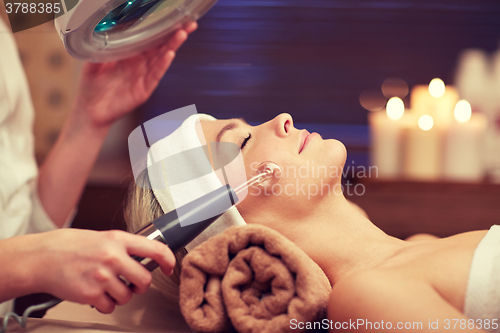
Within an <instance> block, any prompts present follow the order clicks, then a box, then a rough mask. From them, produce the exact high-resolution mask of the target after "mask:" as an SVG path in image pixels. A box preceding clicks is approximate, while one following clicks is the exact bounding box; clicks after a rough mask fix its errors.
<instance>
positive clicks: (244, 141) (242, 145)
mask: <svg viewBox="0 0 500 333" xmlns="http://www.w3.org/2000/svg"><path fill="white" fill-rule="evenodd" d="M251 138H252V134H250V133H248V136H247V137H246V138H245V140H243V143H242V144H241V149H243V148H244V147H245V146H246V145H247V143H248V140H250V139H251Z"/></svg>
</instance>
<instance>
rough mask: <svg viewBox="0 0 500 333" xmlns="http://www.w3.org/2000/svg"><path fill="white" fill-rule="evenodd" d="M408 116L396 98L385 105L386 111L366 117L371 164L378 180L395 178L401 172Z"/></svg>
mask: <svg viewBox="0 0 500 333" xmlns="http://www.w3.org/2000/svg"><path fill="white" fill-rule="evenodd" d="M409 117H410V115H408V114H407V113H405V110H404V104H403V101H402V100H401V99H399V98H397V97H395V98H391V99H390V100H389V102H388V103H387V107H386V111H385V112H382V111H379V112H371V113H370V114H369V115H368V120H369V123H370V136H371V164H372V165H374V166H376V167H377V169H378V170H377V171H378V176H379V177H380V178H385V179H390V178H397V177H399V176H400V175H401V172H402V155H403V151H402V150H403V135H404V131H405V129H406V128H407V127H408V124H409V123H410V121H409Z"/></svg>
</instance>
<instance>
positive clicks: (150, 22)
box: [55, 0, 217, 62]
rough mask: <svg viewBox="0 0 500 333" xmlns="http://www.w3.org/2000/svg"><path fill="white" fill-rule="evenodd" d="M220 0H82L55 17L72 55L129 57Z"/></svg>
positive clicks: (100, 58) (103, 58)
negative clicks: (66, 11)
mask: <svg viewBox="0 0 500 333" xmlns="http://www.w3.org/2000/svg"><path fill="white" fill-rule="evenodd" d="M216 2H217V0H127V1H124V0H107V1H103V0H80V1H79V2H78V4H77V5H76V6H75V7H74V8H73V9H72V10H70V11H69V12H68V13H66V14H64V15H61V16H59V17H58V18H56V19H55V26H56V30H57V32H58V33H59V36H60V37H61V39H62V41H63V43H64V46H65V47H66V50H67V51H68V53H69V54H71V55H72V56H73V57H75V58H77V59H80V60H86V61H93V62H106V61H113V60H119V59H123V58H128V57H131V56H134V55H136V54H139V53H142V52H144V51H146V50H148V49H151V48H153V47H155V46H157V45H160V44H162V43H163V42H164V41H165V40H166V39H167V38H168V37H169V35H170V34H172V33H173V32H174V31H176V30H178V29H179V28H181V27H182V25H183V24H184V23H186V22H189V21H196V20H197V19H199V18H200V17H202V16H203V15H204V14H205V13H206V12H207V11H208V10H209V9H210V8H212V6H213V5H214V4H215V3H216Z"/></svg>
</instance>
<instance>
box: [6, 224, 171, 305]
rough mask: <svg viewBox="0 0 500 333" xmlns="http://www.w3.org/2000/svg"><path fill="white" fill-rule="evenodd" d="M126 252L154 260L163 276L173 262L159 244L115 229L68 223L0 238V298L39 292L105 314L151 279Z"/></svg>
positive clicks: (126, 300) (165, 248)
mask: <svg viewBox="0 0 500 333" xmlns="http://www.w3.org/2000/svg"><path fill="white" fill-rule="evenodd" d="M130 255H137V256H140V257H148V258H151V259H153V260H155V261H156V262H157V263H158V264H159V265H160V267H161V269H162V271H163V273H164V274H166V275H169V274H171V273H172V270H173V267H174V265H175V257H174V255H173V253H172V251H171V250H170V249H169V248H168V247H167V246H165V245H164V244H162V243H160V242H157V241H152V240H149V239H147V238H146V237H143V236H138V235H134V234H130V233H127V232H124V231H118V230H114V231H92V230H78V229H71V228H68V229H60V230H55V231H49V232H43V233H36V234H28V235H23V236H17V237H12V238H8V239H4V240H0V303H1V302H3V301H6V300H9V299H12V298H15V297H19V296H22V295H27V294H31V293H38V292H44V293H50V294H52V295H54V296H56V297H58V298H60V299H63V300H69V301H73V302H77V303H81V304H90V305H92V306H94V307H96V308H97V309H98V310H99V311H101V312H104V313H110V312H112V311H113V309H114V308H115V306H116V305H123V304H125V303H127V302H128V301H129V300H130V298H131V297H132V293H133V292H135V293H143V292H145V291H146V289H147V288H148V287H149V284H150V283H151V273H150V272H148V271H147V270H146V268H144V266H142V265H141V264H139V263H138V262H137V261H135V260H134V259H132V258H131V257H130ZM120 276H123V277H124V278H125V279H127V280H128V281H130V282H131V283H132V284H133V285H134V288H133V290H132V289H131V288H129V287H127V286H126V285H125V284H124V283H123V281H122V280H120V278H119V277H120Z"/></svg>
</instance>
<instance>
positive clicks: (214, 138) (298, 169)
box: [201, 113, 346, 208]
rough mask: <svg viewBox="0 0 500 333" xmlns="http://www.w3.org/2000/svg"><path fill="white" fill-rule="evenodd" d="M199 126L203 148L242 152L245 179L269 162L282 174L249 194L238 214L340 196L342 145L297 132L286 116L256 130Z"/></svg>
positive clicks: (238, 123)
mask: <svg viewBox="0 0 500 333" xmlns="http://www.w3.org/2000/svg"><path fill="white" fill-rule="evenodd" d="M201 124H202V128H203V132H204V135H205V139H206V141H207V142H231V143H235V144H238V145H239V146H240V147H241V152H242V155H243V159H244V161H245V168H246V173H247V176H248V177H251V176H252V175H254V174H255V173H256V168H257V166H258V165H259V164H260V163H261V162H264V161H272V162H274V163H276V164H277V165H279V166H280V167H281V168H282V173H281V178H280V181H279V182H278V183H277V184H274V185H272V186H268V187H266V188H253V189H250V190H249V192H248V195H247V197H246V198H245V200H244V201H243V202H242V203H241V204H240V205H241V208H243V207H244V206H246V205H249V204H252V203H256V200H257V201H258V200H262V199H263V198H265V199H264V200H266V202H273V203H275V204H279V205H280V206H283V205H286V206H288V205H302V204H303V203H304V200H306V201H309V202H310V201H315V200H321V198H322V197H325V196H328V194H330V195H334V194H337V195H338V194H339V188H340V179H341V174H342V168H343V166H344V163H345V160H346V150H345V147H344V145H343V144H342V143H341V142H340V141H337V140H323V139H322V138H321V136H320V135H319V134H317V133H309V132H308V131H307V130H299V129H296V128H295V127H294V126H293V119H292V117H291V116H290V115H289V114H287V113H283V114H280V115H278V116H277V117H275V118H274V119H272V120H270V121H268V122H266V123H263V124H261V125H259V126H251V125H248V124H247V123H246V122H245V121H243V120H240V119H229V120H217V121H204V122H202V123H201ZM336 186H337V188H335V187H336ZM334 191H336V193H334ZM238 207H240V206H238Z"/></svg>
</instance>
